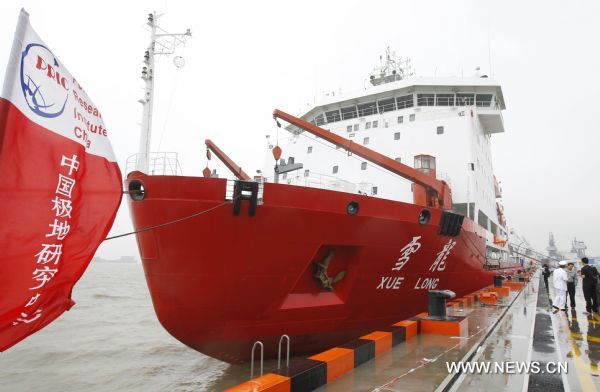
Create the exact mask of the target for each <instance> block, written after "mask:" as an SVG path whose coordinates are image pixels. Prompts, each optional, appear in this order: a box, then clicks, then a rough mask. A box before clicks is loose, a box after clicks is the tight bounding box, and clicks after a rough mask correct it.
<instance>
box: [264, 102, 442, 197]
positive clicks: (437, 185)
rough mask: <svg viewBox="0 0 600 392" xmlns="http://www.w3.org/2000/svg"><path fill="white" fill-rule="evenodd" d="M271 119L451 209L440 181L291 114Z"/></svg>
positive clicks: (275, 115)
mask: <svg viewBox="0 0 600 392" xmlns="http://www.w3.org/2000/svg"><path fill="white" fill-rule="evenodd" d="M273 118H274V119H282V120H284V121H286V122H288V123H290V124H292V125H295V126H297V127H298V128H300V129H303V130H304V131H307V132H309V133H312V134H313V135H315V136H318V137H320V138H321V139H324V140H327V141H328V142H330V143H332V144H334V145H336V146H339V147H342V148H345V149H346V150H348V151H350V152H352V153H353V154H356V155H358V156H359V157H361V158H364V159H366V160H368V161H369V162H372V163H374V164H376V165H377V166H380V167H382V168H384V169H386V170H389V171H390V172H392V173H394V174H397V175H399V176H401V177H403V178H406V179H407V180H409V181H411V182H413V183H415V184H418V185H421V186H423V187H425V188H426V189H427V190H429V191H430V192H433V193H434V195H435V198H436V199H438V205H439V206H440V207H442V208H445V209H450V208H452V201H451V196H450V194H451V192H450V187H449V186H448V184H446V182H444V181H440V180H438V179H436V178H434V177H431V176H429V175H427V174H425V173H422V172H420V171H419V170H416V169H414V168H412V167H410V166H407V165H405V164H403V163H400V162H398V161H396V160H395V159H392V158H389V157H387V156H385V155H383V154H380V153H378V152H376V151H373V150H371V149H369V148H367V147H364V146H361V145H360V144H356V143H353V141H352V140H348V139H346V138H343V137H341V136H338V135H336V134H335V133H333V132H330V131H327V130H325V129H323V128H320V127H318V126H316V125H314V124H312V123H310V122H308V121H304V120H302V119H299V118H297V117H294V116H292V115H291V114H288V113H285V112H282V111H281V110H278V109H275V111H274V112H273Z"/></svg>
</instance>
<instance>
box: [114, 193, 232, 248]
mask: <svg viewBox="0 0 600 392" xmlns="http://www.w3.org/2000/svg"><path fill="white" fill-rule="evenodd" d="M237 197H239V196H237ZM235 199H236V198H233V199H232V200H230V201H224V202H223V203H221V204H218V205H216V206H214V207H211V208H209V209H206V210H204V211H200V212H196V213H194V214H192V215H188V216H184V217H183V218H179V219H174V220H172V221H168V222H165V223H161V224H159V225H154V226H148V227H144V228H142V229H138V230H134V231H131V232H129V233H124V234H118V235H113V236H111V237H106V238H105V239H104V241H108V240H114V239H115V238H121V237H126V236H129V235H133V234H137V233H142V232H144V231H149V230H154V229H158V228H160V227H165V226H169V225H173V224H175V223H179V222H183V221H186V220H188V219H192V218H195V217H197V216H200V215H203V214H206V213H209V212H211V211H214V210H216V209H217V208H220V207H223V206H225V205H227V204H231V202H232V201H233V200H235Z"/></svg>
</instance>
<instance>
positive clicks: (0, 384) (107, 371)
mask: <svg viewBox="0 0 600 392" xmlns="http://www.w3.org/2000/svg"><path fill="white" fill-rule="evenodd" d="M73 299H74V300H75V302H76V305H75V306H74V307H73V308H72V309H71V310H70V311H68V312H66V313H64V314H63V315H62V316H60V317H59V318H58V319H57V320H56V321H54V322H53V323H52V324H50V325H49V326H47V327H46V328H44V329H43V330H41V331H39V332H37V333H35V334H34V335H32V336H30V337H28V338H27V339H25V340H24V341H22V342H21V343H19V344H17V345H16V346H14V347H12V348H10V349H8V350H7V351H5V352H3V353H0V391H10V392H14V391H61V392H68V391H217V390H222V389H224V388H226V387H230V386H233V385H236V384H238V383H240V382H243V381H246V380H247V379H248V374H247V373H248V371H249V367H248V366H247V365H238V366H231V365H228V364H226V363H224V362H221V361H218V360H216V359H212V358H210V357H207V356H205V355H203V354H201V353H199V352H197V351H194V350H192V349H190V348H188V347H186V346H184V345H183V344H182V343H180V342H178V341H177V340H176V339H175V338H173V337H172V336H171V335H169V334H168V333H167V332H166V331H165V330H164V329H163V328H162V326H161V325H160V324H159V322H158V320H157V318H156V315H155V314H154V310H153V309H152V301H151V299H150V293H149V292H148V287H147V286H146V281H145V279H144V272H143V268H142V266H141V265H140V264H136V263H109V262H107V263H98V262H92V263H91V265H90V267H89V268H88V270H87V271H86V273H85V274H84V275H83V277H82V278H81V280H80V281H79V283H77V285H76V286H75V290H74V292H73Z"/></svg>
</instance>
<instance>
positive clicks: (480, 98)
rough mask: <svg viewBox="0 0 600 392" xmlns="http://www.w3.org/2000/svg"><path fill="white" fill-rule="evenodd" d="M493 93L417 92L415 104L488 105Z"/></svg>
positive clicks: (490, 102)
mask: <svg viewBox="0 0 600 392" xmlns="http://www.w3.org/2000/svg"><path fill="white" fill-rule="evenodd" d="M492 99H493V94H474V93H473V94H471V93H457V94H448V93H444V94H433V93H427V94H417V106H473V105H474V106H477V107H489V106H491V104H492Z"/></svg>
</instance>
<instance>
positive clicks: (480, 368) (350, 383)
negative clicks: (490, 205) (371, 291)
mask: <svg viewBox="0 0 600 392" xmlns="http://www.w3.org/2000/svg"><path fill="white" fill-rule="evenodd" d="M540 275H541V274H540V272H537V273H536V274H535V275H533V276H532V278H531V279H530V281H529V282H528V283H525V284H519V283H514V282H512V283H511V282H508V283H506V282H505V284H504V287H505V288H506V289H503V293H502V294H503V295H500V296H497V298H496V299H495V301H486V302H481V303H480V302H479V301H473V298H472V296H467V297H464V298H462V299H458V301H453V302H456V304H450V305H449V306H451V307H452V311H453V313H454V314H453V315H452V316H451V317H448V319H449V320H451V319H452V320H454V319H457V318H458V319H462V318H466V320H467V321H468V332H467V333H464V332H463V333H461V334H454V335H458V336H450V335H448V334H444V333H441V332H437V331H436V330H435V329H434V330H431V329H428V328H422V325H421V326H419V328H418V330H417V332H415V331H414V330H413V329H412V328H413V327H416V325H415V324H414V321H417V323H418V322H419V318H421V320H423V319H425V317H424V316H426V315H425V314H422V315H420V316H417V317H415V318H413V319H412V320H407V321H405V322H401V323H399V324H400V325H403V326H410V327H411V332H410V334H411V338H408V339H407V338H406V337H407V336H405V335H406V333H407V331H408V329H406V330H405V331H403V334H404V335H402V338H401V339H400V340H398V341H397V340H394V341H393V343H392V335H390V333H391V332H375V331H374V333H373V334H370V335H368V336H365V337H363V338H364V339H373V340H374V341H375V342H376V344H375V345H374V347H375V346H376V347H378V349H377V350H375V349H373V350H372V351H373V352H374V354H373V358H372V359H368V360H364V361H361V362H360V364H358V365H357V364H356V363H355V364H354V366H352V364H351V363H350V362H352V361H350V359H348V360H347V361H346V362H348V363H347V365H346V366H345V367H342V366H341V365H339V364H338V363H337V362H339V363H340V364H341V363H342V359H337V357H336V356H335V355H333V354H331V353H327V352H326V353H324V355H318V354H317V355H316V356H313V357H311V358H312V359H313V360H314V359H317V360H322V361H329V362H327V363H328V367H329V369H336V373H335V374H333V373H332V374H325V375H324V376H321V378H322V379H324V380H326V381H325V382H321V383H316V382H313V383H312V384H311V385H312V387H311V388H309V389H302V388H300V389H299V388H298V387H293V385H294V383H293V382H292V383H290V385H291V387H286V386H284V385H283V384H279V388H277V389H276V388H274V387H268V386H265V387H264V388H263V387H262V386H256V384H255V386H256V388H253V387H250V385H251V384H248V383H246V384H244V385H246V387H247V388H240V387H242V386H239V387H237V388H234V390H248V391H251V390H282V391H283V390H317V391H482V390H485V391H523V392H524V391H543V392H552V391H596V390H598V389H600V370H599V369H598V365H599V364H600V316H598V315H597V314H587V313H586V312H585V301H584V299H583V294H582V291H581V287H580V286H578V287H577V295H576V306H575V308H574V309H569V311H568V312H562V311H561V312H558V313H554V312H553V311H552V308H551V305H550V301H549V297H552V296H553V295H554V293H553V288H552V287H550V288H549V291H550V292H548V291H547V290H546V288H545V287H544V283H543V280H542V279H541V277H540ZM496 291H497V288H496ZM489 292H494V288H492V287H490V288H488V289H485V290H483V291H482V292H478V293H477V296H478V297H481V298H488V299H489V297H490V296H489V295H488V294H487V293H489ZM484 293H485V294H484ZM458 304H460V306H458ZM404 328H406V327H404ZM415 329H416V328H415ZM390 331H391V330H390ZM428 331H429V332H430V333H428ZM432 331H433V332H434V333H431V332H432ZM413 334H414V335H413ZM394 336H395V335H394ZM364 339H363V340H364ZM380 340H381V341H380ZM384 343H385V344H384ZM354 345H355V346H357V347H358V346H360V344H358V343H355V344H354ZM348 347H351V345H350V346H348ZM352 347H353V346H352ZM337 350H338V351H340V350H350V349H348V348H346V349H337ZM341 354H346V355H350V354H349V353H346V352H342V353H341ZM341 354H340V355H341ZM355 355H356V354H355ZM338 356H339V355H338ZM334 357H335V358H334ZM340 358H341V357H340ZM365 359H366V358H365ZM469 366H470V367H469ZM342 368H343V371H341V370H340V369H342ZM330 372H331V371H330ZM315 374H316V373H315ZM292 381H293V380H292ZM313 381H314V380H313ZM318 384H320V385H318ZM296 385H300V384H296Z"/></svg>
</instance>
